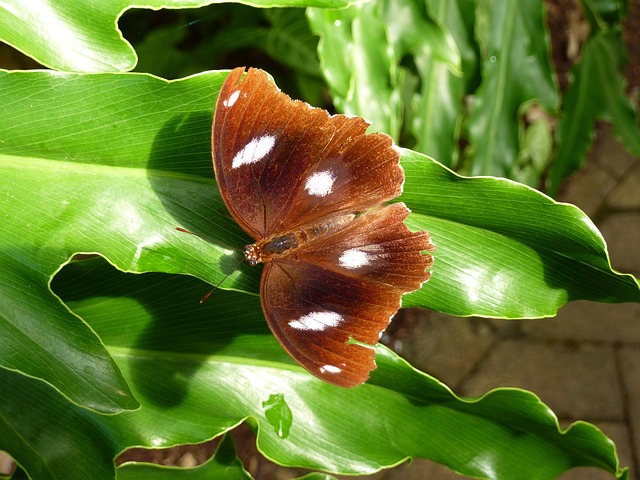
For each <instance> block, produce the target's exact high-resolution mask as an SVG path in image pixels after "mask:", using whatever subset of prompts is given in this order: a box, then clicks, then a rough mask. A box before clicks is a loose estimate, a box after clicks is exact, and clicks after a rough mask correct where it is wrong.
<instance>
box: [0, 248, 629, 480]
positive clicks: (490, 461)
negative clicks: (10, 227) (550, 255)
mask: <svg viewBox="0 0 640 480" xmlns="http://www.w3.org/2000/svg"><path fill="white" fill-rule="evenodd" d="M202 288H206V285H204V284H202V283H201V282H200V281H198V280H196V279H194V278H192V277H187V276H179V275H167V274H158V273H149V274H144V275H131V274H126V273H122V272H119V271H117V270H116V269H114V268H112V267H111V266H110V265H109V264H108V263H107V262H105V261H103V260H101V259H99V258H96V259H92V260H89V261H82V262H73V263H72V264H70V265H68V266H67V267H65V268H64V269H63V270H62V271H61V272H60V273H59V274H58V275H57V276H56V277H55V279H54V290H55V291H56V292H57V293H58V294H59V295H60V297H61V298H62V299H63V300H64V301H65V302H66V303H68V304H69V305H70V306H71V308H72V309H73V310H74V311H75V312H76V313H77V314H78V315H80V316H82V318H84V319H85V320H86V321H87V322H88V323H89V324H90V325H91V326H92V328H94V329H95V331H96V332H97V333H98V334H99V335H100V336H101V338H102V339H103V340H104V342H105V344H106V345H108V347H109V350H110V351H111V352H112V354H113V356H114V358H116V360H117V362H118V364H119V365H120V367H121V369H122V371H123V373H124V374H125V376H126V378H127V380H128V382H129V383H130V385H131V386H132V389H133V390H134V392H135V394H136V396H137V398H140V401H141V404H142V406H141V408H140V409H139V410H138V411H135V412H127V413H123V414H120V415H114V416H103V415H97V414H94V413H91V412H87V411H85V410H82V409H80V408H78V407H76V406H74V405H72V404H70V403H68V402H66V401H65V400H64V399H63V398H62V397H61V396H60V395H58V394H57V393H56V392H55V391H54V390H52V389H51V388H50V387H49V386H47V385H45V384H43V383H42V382H35V381H33V380H31V379H28V378H26V377H24V376H22V375H18V374H16V373H13V372H8V371H6V370H0V382H2V385H3V400H4V401H3V402H1V403H0V419H2V421H1V422H0V449H4V450H7V451H9V453H10V454H11V455H12V456H13V457H14V458H15V459H16V460H17V461H18V462H19V464H20V465H22V466H23V467H25V468H26V469H27V470H28V471H29V473H30V475H31V478H33V479H34V480H38V479H40V478H47V479H57V478H64V479H66V480H69V479H71V480H73V479H76V478H82V479H84V478H87V472H91V478H94V479H97V480H101V479H103V478H105V479H106V478H113V462H112V461H111V458H112V457H113V456H114V455H116V454H117V453H118V452H119V451H121V450H122V449H123V448H126V447H127V446H132V445H137V446H153V447H156V448H159V447H165V446H169V445H174V444H181V443H192V442H201V441H203V440H206V439H209V438H211V437H213V436H215V435H219V434H221V433H223V432H225V431H227V430H228V429H230V428H232V427H233V426H235V425H237V424H238V423H239V422H241V421H242V420H243V419H245V418H247V417H251V418H253V419H254V421H255V423H256V425H257V428H258V448H259V450H260V451H261V452H262V453H263V454H264V455H266V456H267V457H268V458H271V459H273V460H274V461H277V462H278V463H281V464H284V465H292V466H300V467H305V468H312V469H316V468H319V469H323V470H326V471H330V472H336V473H338V472H341V473H359V474H365V473H372V472H374V471H376V470H378V469H380V468H384V467H387V466H392V465H396V464H398V463H399V462H401V461H403V460H404V459H406V458H408V457H414V458H417V457H422V458H430V459H433V460H435V461H437V462H440V463H444V464H446V465H448V466H449V467H450V468H453V469H454V470H456V471H459V472H460V473H462V474H465V475H473V476H477V477H480V478H492V479H504V478H522V472H526V475H527V476H526V478H536V479H549V480H551V479H554V478H556V477H557V475H558V474H559V473H561V472H562V471H564V470H566V469H568V468H570V467H572V466H579V465H585V466H587V465H589V466H596V467H599V468H602V469H604V470H606V471H609V472H611V473H613V474H616V475H617V476H618V477H619V478H626V473H624V472H623V471H622V470H620V469H619V468H618V466H617V459H616V455H615V450H614V448H613V444H612V443H611V442H610V441H609V440H608V439H607V438H606V437H605V436H604V435H603V434H602V432H600V431H599V430H598V429H597V428H596V427H594V426H592V425H589V424H586V423H583V422H578V423H576V424H574V425H572V426H571V427H570V428H569V429H568V430H567V431H565V432H560V430H559V428H558V423H557V419H556V417H555V416H554V415H553V414H552V413H551V411H550V410H549V409H548V408H547V407H546V406H545V405H543V404H542V403H541V402H540V400H539V399H538V398H537V397H535V396H534V395H533V394H531V393H528V392H524V391H521V390H517V389H501V390H494V391H492V392H490V393H489V394H487V395H485V396H484V397H482V398H479V399H469V400H463V399H459V398H457V397H456V396H455V395H453V393H451V391H450V390H449V389H447V388H446V387H445V386H444V385H442V384H441V383H439V382H438V381H437V380H435V379H433V378H431V377H428V376H426V375H424V374H422V373H420V372H417V371H416V370H414V369H413V368H411V367H410V366H409V365H408V364H407V363H406V362H404V361H403V360H402V359H400V358H399V357H397V356H396V355H395V354H393V353H392V352H390V351H389V350H387V349H386V348H383V347H377V348H376V352H377V363H378V369H377V370H376V371H375V372H374V374H373V375H372V378H371V380H370V382H368V383H367V384H365V385H362V386H360V387H357V388H354V389H340V388H337V387H334V386H332V385H328V384H326V383H323V382H321V381H319V380H317V379H316V378H314V377H312V376H311V375H309V374H308V373H306V372H305V371H304V370H303V369H302V368H301V367H299V366H297V365H295V364H294V363H293V362H292V360H291V359H290V358H289V357H288V355H287V354H286V353H285V352H284V350H283V349H282V348H281V347H280V346H279V345H278V343H277V342H276V341H275V339H274V337H273V336H272V335H271V334H270V333H269V331H268V329H267V327H266V324H265V322H264V320H263V318H262V314H261V312H260V307H259V302H258V299H257V298H254V297H247V296H246V295H243V294H240V293H235V292H224V291H222V290H218V291H216V292H215V293H214V295H213V296H212V298H211V299H210V300H209V301H208V302H206V303H205V304H204V305H200V304H199V303H198V301H197V299H198V291H199V290H201V289H202ZM272 395H276V396H278V400H277V403H283V402H284V403H286V405H287V407H288V409H289V410H290V416H291V419H292V420H291V428H290V430H289V433H288V435H287V436H284V435H282V431H280V430H279V429H277V428H274V425H273V423H272V421H270V419H269V418H268V417H269V405H270V404H271V403H270V402H269V400H270V399H271V398H273V397H272ZM265 402H266V406H265ZM12 433H15V434H17V433H19V434H20V435H19V436H18V435H13V436H12V435H11V434H12ZM53 444H55V445H57V447H58V448H56V449H51V448H50V445H53ZM60 451H64V452H65V457H64V458H65V462H64V463H62V462H60V461H59V458H60V457H59V452H60ZM540 458H544V460H545V461H544V462H541V461H540ZM478 459H481V461H478Z"/></svg>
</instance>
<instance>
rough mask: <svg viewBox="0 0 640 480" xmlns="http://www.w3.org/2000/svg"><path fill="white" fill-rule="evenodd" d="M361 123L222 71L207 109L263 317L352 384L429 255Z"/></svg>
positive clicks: (384, 140) (396, 173) (379, 142)
mask: <svg viewBox="0 0 640 480" xmlns="http://www.w3.org/2000/svg"><path fill="white" fill-rule="evenodd" d="M368 126H369V124H368V123H367V122H366V121H365V120H364V119H362V118H359V117H353V116H346V115H329V113H328V112H327V111H326V110H323V109H320V108H313V107H311V106H310V105H308V104H306V103H304V102H302V101H299V100H292V99H291V98H290V97H289V96H287V95H286V94H285V93H283V92H281V91H280V90H279V89H278V88H277V87H276V85H275V84H274V83H273V82H272V81H271V80H270V78H269V76H268V75H267V73H266V72H264V71H262V70H258V69H255V68H250V69H249V70H248V71H246V72H245V68H244V67H240V68H236V69H234V70H232V71H231V73H230V74H229V76H228V77H227V79H226V80H225V82H224V84H223V85H222V88H221V90H220V93H219V95H218V100H217V103H216V108H215V113H214V118H213V129H212V155H213V165H214V171H215V177H216V182H217V184H218V188H219V190H220V194H221V196H222V198H223V200H224V203H225V205H226V206H227V209H228V210H229V212H230V214H231V215H232V216H233V218H234V219H235V221H236V222H237V223H238V224H239V225H240V227H241V228H242V229H243V230H244V231H245V232H246V233H247V234H248V235H250V236H251V237H252V238H253V239H254V241H255V243H253V244H250V245H247V246H246V247H245V250H244V256H245V258H246V261H247V262H248V263H249V264H250V265H257V264H259V263H263V264H264V268H263V270H262V277H261V281H260V299H261V304H262V310H263V312H264V316H265V318H266V320H267V322H268V324H269V327H270V328H271V330H272V332H273V334H274V335H275V337H276V338H277V340H278V341H279V342H280V344H281V345H282V346H283V347H284V349H285V350H286V351H287V352H288V353H289V354H290V355H291V357H293V359H294V360H295V361H296V362H298V363H299V364H300V365H301V366H302V367H304V368H305V369H307V370H308V371H309V372H310V373H312V374H313V375H315V376H316V377H318V378H320V379H322V380H324V381H326V382H328V383H331V384H333V385H338V386H341V387H354V386H357V385H359V384H361V383H363V382H364V381H366V380H367V379H368V378H369V374H370V372H371V371H372V370H373V369H375V368H376V365H375V352H374V350H373V348H371V345H374V344H375V343H376V342H377V341H378V340H379V339H380V337H381V335H382V332H383V331H384V329H385V328H386V327H387V325H388V324H389V322H390V321H391V318H392V317H393V316H394V315H395V314H396V313H397V311H398V309H399V308H400V298H401V296H402V295H403V294H405V293H408V292H412V291H414V290H417V289H419V288H420V287H421V285H422V284H423V283H424V282H425V281H427V279H428V278H429V275H430V274H429V272H428V271H427V269H428V268H429V267H430V266H431V264H432V261H433V258H432V256H431V255H429V254H427V253H423V252H425V251H432V250H434V248H435V247H434V246H433V244H432V243H431V241H430V236H429V234H428V233H427V232H424V231H420V232H411V231H410V230H409V229H408V228H407V227H406V225H405V224H404V219H405V218H406V217H407V215H408V214H409V209H408V208H407V207H406V206H405V205H404V204H403V203H393V204H390V205H384V204H385V202H388V201H389V200H392V199H394V198H396V197H397V196H399V195H400V194H401V193H402V187H403V184H404V172H403V170H402V167H401V166H400V155H399V153H398V152H397V151H396V149H395V148H394V146H393V142H392V140H391V138H390V137H389V136H388V135H385V134H382V133H371V134H366V130H367V128H368Z"/></svg>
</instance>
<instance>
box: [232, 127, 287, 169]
mask: <svg viewBox="0 0 640 480" xmlns="http://www.w3.org/2000/svg"><path fill="white" fill-rule="evenodd" d="M275 143H276V137H274V136H273V135H263V136H261V137H258V138H254V139H253V140H251V141H250V142H249V143H247V144H246V145H245V146H244V147H243V148H242V150H240V151H239V152H238V153H236V156H235V157H233V160H232V162H231V168H238V167H241V166H242V165H251V164H252V163H256V162H259V161H260V160H262V159H263V158H264V157H265V156H267V155H268V154H269V152H271V150H272V149H273V146H274V145H275Z"/></svg>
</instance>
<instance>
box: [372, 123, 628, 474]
mask: <svg viewBox="0 0 640 480" xmlns="http://www.w3.org/2000/svg"><path fill="white" fill-rule="evenodd" d="M599 130H600V131H599V134H598V137H597V140H596V143H595V144H594V146H593V148H592V151H591V153H590V154H589V157H588V160H587V162H586V165H585V166H584V168H583V169H581V170H580V171H579V172H578V173H577V174H575V175H574V176H573V177H572V178H571V179H570V181H569V182H568V183H567V186H566V189H565V191H564V192H563V193H562V195H561V196H560V200H562V201H566V202H570V203H573V204H575V205H577V206H579V207H580V208H581V209H582V210H583V211H585V212H586V213H587V214H588V215H589V217H590V218H591V219H592V220H593V221H594V222H595V223H596V225H597V226H598V228H599V229H600V230H601V232H602V234H603V236H604V237H605V240H606V241H607V244H608V247H609V253H610V255H611V260H612V264H613V266H614V268H616V269H617V270H619V271H621V272H624V273H632V274H634V275H636V276H637V277H640V241H639V240H638V239H640V160H636V159H634V158H633V157H632V156H630V155H629V154H628V153H627V152H626V151H625V150H624V149H623V148H622V147H621V146H620V145H619V144H618V142H617V141H616V140H615V139H614V138H613V136H612V134H611V132H610V129H609V128H608V127H600V129H599ZM405 315H408V316H409V317H410V316H412V315H414V316H417V317H418V316H419V317H421V318H419V319H418V318H416V319H415V321H414V322H411V319H409V323H410V324H412V325H413V326H412V327H411V333H410V334H407V335H404V336H403V335H400V336H397V337H396V338H399V340H398V342H397V344H396V345H394V348H396V349H397V350H398V352H399V353H400V354H401V355H402V356H403V357H404V358H406V359H407V360H409V361H410V362H411V363H412V364H413V365H415V366H416V367H417V368H419V369H421V370H423V371H426V372H429V373H431V374H433V375H434V376H436V377H437V378H439V379H441V380H443V381H444V382H445V383H446V384H447V385H449V386H450V387H451V388H452V389H453V390H454V391H455V392H456V393H457V394H459V395H464V396H478V395H482V394H483V393H485V392H486V391H488V390H490V389H492V388H496V387H506V386H510V387H520V388H525V389H527V390H530V391H532V392H534V393H535V394H536V395H538V396H539V397H540V398H541V399H542V401H543V402H545V403H546V404H547V405H549V407H551V409H552V410H553V411H554V412H555V413H556V415H558V417H559V418H560V421H561V424H562V426H567V425H569V424H570V423H571V422H573V421H575V420H586V421H589V422H591V423H593V424H595V425H597V426H598V427H599V428H600V429H601V430H602V431H604V432H605V434H607V435H608V436H609V437H610V438H611V439H613V440H614V442H615V443H616V446H617V449H618V454H619V457H620V460H621V463H622V465H624V466H629V467H630V469H631V474H630V478H632V479H633V478H638V479H640V473H639V470H638V469H639V467H640V304H633V303H626V304H613V305H611V304H603V303H596V302H586V301H577V302H572V303H569V304H567V305H566V306H565V307H563V308H562V309H561V310H560V312H559V314H558V316H557V317H555V318H551V319H542V320H526V321H498V320H487V319H477V318H471V319H468V318H456V317H449V316H446V315H443V314H439V313H435V312H431V313H430V314H429V316H428V318H426V319H425V318H423V313H422V312H420V311H409V312H407V313H405ZM371 478H375V479H376V480H400V479H402V480H414V479H415V480H417V479H437V480H450V479H451V480H453V479H460V478H462V477H460V476H459V475H456V474H454V473H452V472H451V471H449V470H447V469H446V468H444V467H442V466H440V465H436V464H434V463H432V462H429V461H426V460H416V461H414V462H413V463H412V464H411V465H410V466H406V467H399V468H396V469H392V470H388V471H385V472H380V473H378V474H377V475H375V476H373V477H371ZM559 478H560V479H561V480H600V479H611V478H613V476H612V475H610V474H608V473H606V472H604V471H602V470H597V469H587V468H580V469H573V470H570V471H568V472H565V473H564V474H563V475H562V476H560V477H559Z"/></svg>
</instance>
